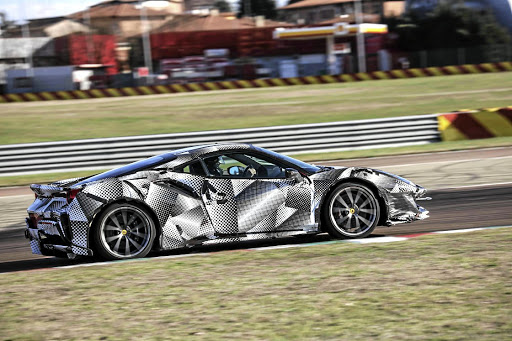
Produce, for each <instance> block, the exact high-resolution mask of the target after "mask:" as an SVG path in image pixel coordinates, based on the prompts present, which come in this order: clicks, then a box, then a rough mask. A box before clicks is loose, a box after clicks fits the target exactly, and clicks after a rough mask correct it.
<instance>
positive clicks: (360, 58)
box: [354, 0, 366, 72]
mask: <svg viewBox="0 0 512 341" xmlns="http://www.w3.org/2000/svg"><path fill="white" fill-rule="evenodd" d="M362 3H363V0H355V2H354V7H355V11H354V12H355V15H356V18H355V19H356V24H357V36H356V42H357V65H358V70H359V72H366V54H365V48H366V47H365V44H364V34H363V33H362V32H361V24H362V23H363V10H362V7H363V6H362Z"/></svg>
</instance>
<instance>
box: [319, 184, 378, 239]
mask: <svg viewBox="0 0 512 341" xmlns="http://www.w3.org/2000/svg"><path fill="white" fill-rule="evenodd" d="M323 215H324V216H323V218H324V219H323V222H324V223H325V224H326V231H327V232H328V233H329V234H330V235H331V236H332V237H334V238H364V237H366V236H368V235H370V234H371V233H372V231H373V230H374V229H375V226H377V223H378V221H379V216H380V206H379V202H378V200H377V198H376V197H375V195H374V194H373V192H372V191H371V190H370V189H369V188H367V187H365V186H363V185H360V184H358V183H350V182H349V183H344V184H341V185H339V186H338V187H336V188H335V189H334V191H332V193H331V194H330V195H329V196H328V197H327V200H326V201H325V204H324V209H323Z"/></svg>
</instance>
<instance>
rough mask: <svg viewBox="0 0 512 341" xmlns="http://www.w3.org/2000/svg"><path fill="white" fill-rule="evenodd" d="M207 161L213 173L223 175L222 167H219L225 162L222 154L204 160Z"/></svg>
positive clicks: (207, 165)
mask: <svg viewBox="0 0 512 341" xmlns="http://www.w3.org/2000/svg"><path fill="white" fill-rule="evenodd" d="M204 161H205V163H206V167H208V170H209V171H210V173H211V174H213V175H222V169H221V168H220V167H219V166H220V164H221V163H224V162H223V161H224V160H222V156H217V157H210V158H208V159H206V160H204Z"/></svg>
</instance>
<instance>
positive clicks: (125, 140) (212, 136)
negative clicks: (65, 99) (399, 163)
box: [0, 115, 440, 176]
mask: <svg viewBox="0 0 512 341" xmlns="http://www.w3.org/2000/svg"><path fill="white" fill-rule="evenodd" d="M439 140H440V138H439V132H438V130H437V116H436V115H421V116H405V117H394V118H386V119H372V120H359V121H343V122H329V123H317V124H300V125H289V126H274V127H264V128H249V129H232V130H216V131H202V132H192V133H177V134H160V135H146V136H127V137H113V138H103V139H89V140H75V141H59V142H43V143H27V144H12V145H3V146H1V145H0V176H11V175H21V174H37V173H50V172H54V171H75V170H92V169H107V168H113V167H116V166H120V165H124V164H127V163H130V162H133V161H137V160H140V159H144V158H147V157H150V156H153V155H156V154H161V153H165V152H168V151H170V150H174V149H179V148H184V147H189V146H191V145H200V144H206V143H212V142H233V141H236V142H246V143H253V144H256V145H258V146H261V147H264V148H269V149H272V150H274V151H276V152H281V153H285V154H299V153H318V152H332V151H340V150H355V149H369V148H381V147H396V146H408V145H418V144H427V143H431V142H437V141H439Z"/></svg>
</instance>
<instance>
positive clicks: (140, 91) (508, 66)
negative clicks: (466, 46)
mask: <svg viewBox="0 0 512 341" xmlns="http://www.w3.org/2000/svg"><path fill="white" fill-rule="evenodd" d="M506 71H512V62H501V63H485V64H467V65H456V66H444V67H428V68H420V69H404V70H391V71H374V72H367V73H353V74H342V75H333V76H307V77H293V78H261V79H255V80H233V81H218V82H204V83H187V84H168V85H154V86H139V87H132V88H119V89H114V88H110V89H92V90H73V91H56V92H38V93H20V94H7V95H0V103H8V102H32V101H53V100H70V99H90V98H108V97H124V96H144V95H158V94H172V93H184V92H195V91H212V90H232V89H248V88H265V87H275V86H291V85H311V84H328V83H345V82H357V81H369V80H382V79H400V78H417V77H434V76H447V75H462V74H473V73H490V72H506Z"/></svg>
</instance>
